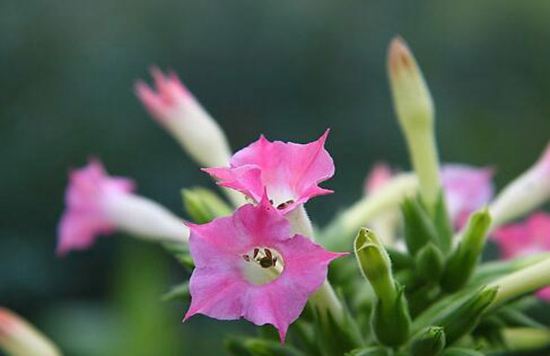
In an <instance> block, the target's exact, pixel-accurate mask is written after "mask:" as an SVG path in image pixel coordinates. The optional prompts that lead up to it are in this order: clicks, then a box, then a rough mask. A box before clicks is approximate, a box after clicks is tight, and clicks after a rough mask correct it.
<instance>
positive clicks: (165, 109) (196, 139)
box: [135, 68, 245, 206]
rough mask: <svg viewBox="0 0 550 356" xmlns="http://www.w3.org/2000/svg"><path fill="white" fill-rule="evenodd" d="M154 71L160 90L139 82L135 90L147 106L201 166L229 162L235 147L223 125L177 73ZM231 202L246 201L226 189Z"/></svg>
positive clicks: (152, 72)
mask: <svg viewBox="0 0 550 356" xmlns="http://www.w3.org/2000/svg"><path fill="white" fill-rule="evenodd" d="M151 74H152V76H153V78H154V81H155V87H156V91H155V90H153V89H152V88H150V87H149V86H148V85H147V84H145V82H142V81H139V82H138V83H136V86H135V91H136V95H137V96H138V98H139V99H140V100H141V102H142V103H143V105H145V108H146V109H147V110H148V111H149V113H150V114H151V115H152V116H153V118H154V119H155V120H156V121H157V122H158V123H160V124H161V125H162V126H163V127H164V128H165V129H166V130H167V131H168V132H169V133H170V134H171V135H172V136H173V137H174V138H175V139H176V140H177V141H178V143H179V144H180V145H181V146H182V147H183V149H184V150H185V151H186V152H187V153H188V154H189V155H190V156H191V157H192V158H193V159H194V160H195V161H196V162H197V163H198V164H199V165H200V166H201V167H207V168H210V167H224V166H228V165H229V160H230V158H231V149H230V148H229V143H228V140H227V138H226V136H225V133H224V132H223V130H222V128H221V127H220V125H218V123H217V122H216V120H214V118H212V116H210V115H209V114H208V113H207V112H206V110H205V109H204V108H203V107H202V105H201V104H200V103H199V102H198V101H197V99H196V98H195V97H194V96H193V94H191V93H190V92H189V90H188V89H187V88H186V87H185V86H184V85H183V84H182V83H181V81H180V80H179V78H178V77H177V75H176V74H175V73H169V74H168V75H165V74H164V73H162V72H161V71H160V70H159V69H158V68H153V69H152V70H151ZM224 192H225V193H226V195H227V196H228V197H229V199H231V201H232V202H233V203H234V204H235V205H237V206H239V205H242V204H243V203H245V200H244V198H243V197H242V195H241V194H239V193H238V192H234V191H231V190H227V189H224Z"/></svg>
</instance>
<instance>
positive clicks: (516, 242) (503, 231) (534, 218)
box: [492, 212, 550, 258]
mask: <svg viewBox="0 0 550 356" xmlns="http://www.w3.org/2000/svg"><path fill="white" fill-rule="evenodd" d="M492 237H493V239H494V240H495V241H496V242H497V243H498V245H499V248H500V250H501V252H502V255H503V257H504V258H515V257H519V256H526V255H530V254H534V253H537V252H543V251H550V215H549V214H548V213H545V212H536V213H534V214H532V215H531V216H530V217H528V218H527V219H526V220H525V221H524V222H519V223H515V224H510V225H507V226H504V227H501V228H499V229H497V230H496V231H495V232H493V234H492Z"/></svg>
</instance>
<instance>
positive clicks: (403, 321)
mask: <svg viewBox="0 0 550 356" xmlns="http://www.w3.org/2000/svg"><path fill="white" fill-rule="evenodd" d="M372 324H373V330H374V333H375V334H376V337H377V339H378V341H380V343H381V344H383V345H387V346H392V347H396V346H400V345H403V344H404V343H406V342H407V341H408V340H409V336H410V329H411V317H410V314H409V306H408V304H407V300H406V298H405V293H404V288H403V287H398V288H397V296H396V298H395V300H394V301H393V302H391V301H383V300H379V301H378V303H377V304H376V306H375V308H374V313H373V319H372Z"/></svg>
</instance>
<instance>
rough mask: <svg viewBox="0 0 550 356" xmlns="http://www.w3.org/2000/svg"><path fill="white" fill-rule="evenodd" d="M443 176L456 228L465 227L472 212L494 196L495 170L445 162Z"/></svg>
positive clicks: (448, 203) (446, 195) (447, 199)
mask: <svg viewBox="0 0 550 356" xmlns="http://www.w3.org/2000/svg"><path fill="white" fill-rule="evenodd" d="M441 178H442V181H443V189H444V191H445V199H446V202H447V208H448V210H449V214H450V215H451V220H452V222H453V225H454V226H455V227H456V228H461V227H463V226H464V225H465V224H466V223H467V222H468V218H469V216H470V214H471V213H473V212H474V211H477V210H479V209H481V208H482V207H483V206H484V205H486V204H488V203H489V200H491V199H492V197H493V192H494V187H493V182H492V178H493V170H492V169H491V168H477V167H472V166H468V165H465V164H457V163H451V164H444V165H443V167H442V168H441Z"/></svg>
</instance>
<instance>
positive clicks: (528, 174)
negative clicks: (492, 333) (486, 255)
mask: <svg viewBox="0 0 550 356" xmlns="http://www.w3.org/2000/svg"><path fill="white" fill-rule="evenodd" d="M548 199H550V144H548V145H547V146H546V148H545V150H544V152H543V153H542V155H541V157H540V158H539V160H538V161H537V162H536V163H535V164H534V165H533V166H532V167H531V168H529V169H528V170H527V171H525V172H524V173H523V174H522V175H520V176H519V177H518V178H516V179H515V180H513V181H512V182H511V183H509V184H508V185H507V186H506V187H504V189H503V190H502V192H501V193H500V194H498V196H497V197H496V198H495V200H494V201H493V203H492V204H491V206H490V210H491V214H492V216H493V221H494V226H493V227H497V226H500V225H502V224H504V223H507V222H509V221H512V220H514V219H517V218H519V217H521V216H523V215H525V214H527V213H529V212H530V211H533V210H534V209H536V208H538V207H539V206H541V205H542V204H544V203H545V202H547V201H548Z"/></svg>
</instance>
